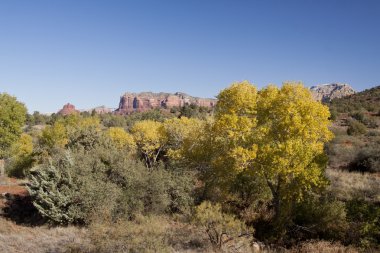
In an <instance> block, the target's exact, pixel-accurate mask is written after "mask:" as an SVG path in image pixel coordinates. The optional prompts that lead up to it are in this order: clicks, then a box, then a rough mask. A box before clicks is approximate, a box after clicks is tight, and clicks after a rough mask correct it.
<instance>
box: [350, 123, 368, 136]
mask: <svg viewBox="0 0 380 253" xmlns="http://www.w3.org/2000/svg"><path fill="white" fill-rule="evenodd" d="M366 132H367V128H366V126H365V125H364V124H362V123H360V122H359V121H357V120H350V121H349V122H348V128H347V134H348V135H361V134H365V133H366Z"/></svg>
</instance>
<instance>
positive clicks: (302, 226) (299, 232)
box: [292, 196, 348, 240]
mask: <svg viewBox="0 0 380 253" xmlns="http://www.w3.org/2000/svg"><path fill="white" fill-rule="evenodd" d="M294 225H295V227H294V228H293V230H292V231H293V233H294V234H293V235H292V237H293V239H305V238H306V239H311V238H323V239H327V240H331V239H335V240H340V239H343V238H344V236H345V234H346V232H347V228H348V223H347V221H346V212H345V205H344V203H343V202H341V201H336V200H333V199H331V198H328V197H326V196H324V197H318V196H308V197H307V198H305V200H304V201H303V202H301V203H299V204H298V205H297V206H296V208H295V218H294Z"/></svg>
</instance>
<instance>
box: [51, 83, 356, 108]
mask: <svg viewBox="0 0 380 253" xmlns="http://www.w3.org/2000/svg"><path fill="white" fill-rule="evenodd" d="M310 91H311V93H312V96H313V98H314V99H315V100H317V101H321V102H330V101H331V100H332V99H334V98H341V97H346V96H349V95H352V94H355V93H356V92H355V90H354V89H353V88H352V87H351V86H350V85H348V84H344V83H330V84H321V85H316V86H312V87H311V88H310ZM216 103H217V99H213V98H199V97H193V96H190V95H188V94H186V93H182V92H176V93H174V94H173V93H166V92H159V93H153V92H140V93H130V92H127V93H125V94H124V95H122V96H121V97H120V101H119V106H118V108H117V109H116V110H115V111H113V109H111V108H107V107H105V106H99V107H95V108H92V109H90V110H82V111H87V112H92V111H95V112H96V113H98V114H102V113H111V112H115V113H118V114H129V113H132V112H143V111H147V110H150V109H155V108H159V109H168V108H173V107H182V106H185V105H192V104H193V105H197V106H203V107H208V108H212V107H214V106H215V105H216ZM76 112H79V111H78V110H76V109H75V106H74V105H72V104H70V103H68V104H66V105H64V106H63V108H62V109H61V110H60V111H59V112H58V114H61V115H69V114H72V113H76Z"/></svg>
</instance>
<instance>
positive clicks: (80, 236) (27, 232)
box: [0, 217, 87, 253]
mask: <svg viewBox="0 0 380 253" xmlns="http://www.w3.org/2000/svg"><path fill="white" fill-rule="evenodd" d="M85 238H86V231H85V230H84V229H79V228H75V227H58V228H48V227H24V226H19V225H16V224H15V223H13V222H11V221H8V220H5V219H3V218H1V217H0V252H7V253H24V252H27V253H43V252H46V253H47V252H49V253H53V252H54V253H60V252H70V251H67V249H68V247H69V246H70V245H86V244H87V242H86V239H85Z"/></svg>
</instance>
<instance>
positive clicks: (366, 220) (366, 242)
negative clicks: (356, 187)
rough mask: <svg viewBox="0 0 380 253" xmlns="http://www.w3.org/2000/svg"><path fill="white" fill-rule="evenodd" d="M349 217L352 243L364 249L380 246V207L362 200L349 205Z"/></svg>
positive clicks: (356, 200)
mask: <svg viewBox="0 0 380 253" xmlns="http://www.w3.org/2000/svg"><path fill="white" fill-rule="evenodd" d="M346 208H347V217H348V220H349V221H350V222H352V224H351V231H350V232H351V233H350V236H351V238H349V239H350V243H356V244H359V246H361V247H364V248H371V247H378V246H379V245H380V207H379V206H378V205H376V204H374V203H370V202H367V201H364V200H360V199H354V200H351V201H349V202H348V203H347V205H346Z"/></svg>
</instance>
